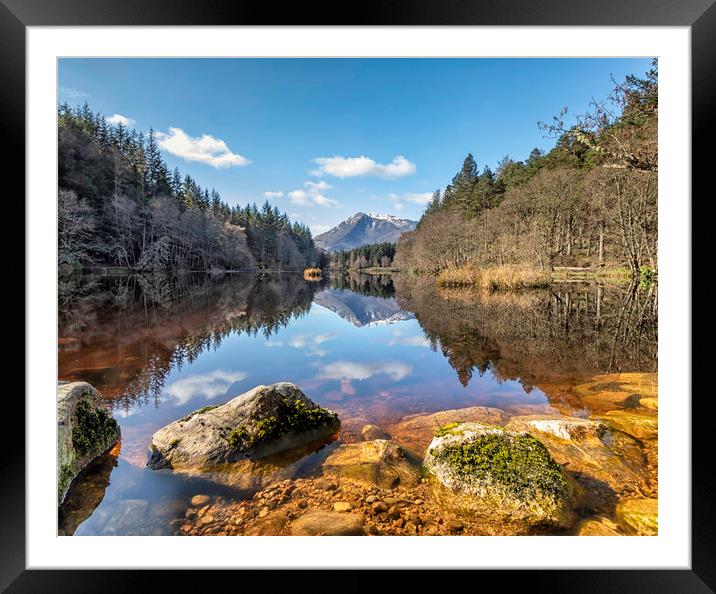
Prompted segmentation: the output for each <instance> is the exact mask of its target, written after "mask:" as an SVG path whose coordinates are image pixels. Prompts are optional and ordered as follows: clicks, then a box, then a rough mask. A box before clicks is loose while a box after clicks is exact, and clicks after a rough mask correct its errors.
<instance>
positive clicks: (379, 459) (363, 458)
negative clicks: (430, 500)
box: [323, 439, 421, 489]
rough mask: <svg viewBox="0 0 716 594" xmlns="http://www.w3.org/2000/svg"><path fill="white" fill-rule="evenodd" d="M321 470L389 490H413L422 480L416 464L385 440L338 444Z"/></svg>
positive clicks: (403, 452) (408, 455)
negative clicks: (400, 487)
mask: <svg viewBox="0 0 716 594" xmlns="http://www.w3.org/2000/svg"><path fill="white" fill-rule="evenodd" d="M323 471H324V472H328V473H332V474H335V475H338V476H341V477H346V478H350V479H353V480H356V481H358V482H360V483H363V484H366V485H373V486H376V487H383V488H388V489H391V488H394V487H396V486H398V485H401V486H405V487H412V486H415V485H417V484H418V483H419V482H420V478H421V471H420V465H419V463H418V461H417V460H415V459H413V457H412V456H411V455H410V454H409V453H408V452H406V451H405V450H404V449H403V448H401V447H400V446H399V445H397V444H396V443H393V442H392V441H388V440H385V439H376V440H374V441H364V442H360V443H349V444H343V445H341V446H340V447H338V448H336V450H335V451H334V452H332V453H331V454H330V455H329V456H328V457H327V458H326V460H325V461H324V462H323Z"/></svg>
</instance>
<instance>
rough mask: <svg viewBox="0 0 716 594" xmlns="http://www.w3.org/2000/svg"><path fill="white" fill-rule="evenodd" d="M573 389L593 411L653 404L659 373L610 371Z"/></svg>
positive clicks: (649, 406)
mask: <svg viewBox="0 0 716 594" xmlns="http://www.w3.org/2000/svg"><path fill="white" fill-rule="evenodd" d="M573 392H574V393H575V394H576V395H577V396H578V397H579V398H580V401H581V403H582V405H583V406H585V407H587V408H588V409H590V410H591V411H594V412H606V411H608V410H613V409H615V408H623V409H638V408H639V407H646V408H654V403H655V402H654V401H656V399H657V398H658V378H657V374H656V373H609V374H604V375H597V376H594V377H593V378H592V381H591V382H588V383H585V384H579V385H577V386H575V387H574V388H573Z"/></svg>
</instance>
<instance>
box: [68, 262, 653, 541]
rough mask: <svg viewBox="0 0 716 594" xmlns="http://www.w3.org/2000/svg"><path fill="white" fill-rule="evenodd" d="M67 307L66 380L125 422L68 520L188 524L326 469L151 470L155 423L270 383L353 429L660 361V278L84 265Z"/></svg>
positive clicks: (136, 529) (125, 527) (523, 398)
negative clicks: (192, 507)
mask: <svg viewBox="0 0 716 594" xmlns="http://www.w3.org/2000/svg"><path fill="white" fill-rule="evenodd" d="M59 308H60V312H59V313H60V329H59V337H60V339H59V365H60V379H66V380H84V381H89V382H90V383H92V384H93V385H95V386H96V387H97V388H98V389H99V390H100V392H102V394H103V395H104V396H105V397H106V398H109V399H111V401H112V403H113V406H114V409H115V415H116V416H117V417H118V419H119V421H120V424H121V427H122V436H123V438H122V450H121V454H119V457H116V456H115V458H114V460H113V461H112V462H111V463H110V460H109V459H106V460H104V461H102V462H98V464H97V468H95V469H94V470H93V471H92V472H87V473H85V475H84V476H83V477H82V478H81V479H80V480H78V481H77V484H76V485H75V486H74V487H73V489H72V490H71V492H70V497H69V499H68V504H67V505H66V506H65V508H64V509H63V511H62V512H61V519H62V523H61V529H62V530H64V531H65V532H66V533H68V534H71V533H73V532H75V529H76V532H75V533H77V534H128V533H132V534H135V533H136V534H170V533H176V530H177V523H178V522H180V520H181V517H182V513H183V510H184V509H186V506H187V505H188V501H189V500H190V498H191V497H192V496H193V495H196V494H197V493H211V494H215V495H216V494H219V495H221V496H223V497H227V498H241V497H246V496H248V495H250V494H251V492H252V491H253V490H255V489H256V488H260V487H261V486H262V485H264V484H267V483H268V482H271V481H273V480H275V479H276V478H277V477H281V478H286V477H289V476H297V475H304V474H306V473H310V472H311V471H312V468H313V467H314V466H315V465H314V464H313V463H312V462H311V461H312V460H314V461H315V456H314V455H308V456H307V457H305V458H301V459H300V460H288V459H286V460H275V461H272V462H271V463H267V464H264V465H262V466H261V468H260V469H258V467H257V469H253V470H252V471H248V470H247V471H246V472H234V471H236V470H237V469H228V470H227V472H221V473H217V474H216V476H213V477H212V476H208V475H204V476H180V475H178V474H175V473H171V472H157V471H149V470H146V469H145V467H144V465H145V463H146V459H147V447H148V445H149V443H150V440H151V436H152V434H153V433H154V432H155V431H156V430H158V429H159V428H161V427H162V426H164V425H166V424H168V423H170V422H172V421H174V420H176V419H178V418H181V417H182V416H185V415H186V414H188V413H189V412H191V411H193V410H195V409H197V408H200V407H202V406H205V405H206V404H219V403H222V402H225V401H227V400H229V399H230V398H232V397H233V396H235V395H237V394H240V393H242V392H244V391H246V390H248V389H250V388H251V387H253V386H256V385H259V384H270V383H274V382H277V381H291V382H294V383H296V384H298V385H299V387H300V388H301V389H302V390H303V391H304V392H306V394H308V395H309V396H310V397H311V398H312V399H313V400H315V401H316V402H318V403H320V404H322V405H324V406H327V407H329V408H332V409H334V410H336V411H337V412H338V413H339V415H340V417H341V419H342V422H343V425H342V429H341V434H340V439H341V440H343V441H351V440H356V439H359V438H360V437H359V436H360V430H361V428H362V427H363V425H365V424H368V423H372V424H376V425H379V426H390V425H391V424H394V423H397V422H399V421H400V420H401V419H404V418H405V417H406V416H409V415H415V414H421V413H433V412H437V411H442V410H449V409H458V408H465V407H474V406H491V407H497V408H500V409H503V410H506V411H509V412H516V413H517V412H526V411H530V412H539V411H548V410H553V409H555V408H556V409H559V410H560V411H562V412H566V413H568V414H586V413H587V412H588V411H585V410H583V408H584V404H583V402H582V401H581V400H580V399H579V398H578V397H576V396H575V394H574V392H573V391H572V387H573V386H574V384H575V383H578V382H579V381H580V380H581V379H582V378H584V377H587V376H591V375H594V374H596V373H609V372H615V371H655V370H656V365H657V364H656V353H657V350H656V349H657V318H656V314H657V294H656V289H655V287H653V286H652V287H641V288H640V287H630V288H617V287H603V286H598V285H588V284H580V285H567V284H564V285H556V286H554V287H552V288H551V289H549V290H544V291H535V292H528V293H521V294H475V293H473V292H471V291H448V292H445V291H438V290H436V288H435V285H434V283H433V282H432V281H431V279H423V278H414V277H413V278H411V277H404V276H400V275H398V276H395V277H394V278H393V279H391V277H388V276H385V275H383V276H371V275H353V274H350V275H338V276H333V277H331V278H329V279H326V280H323V281H321V282H318V283H314V282H311V283H309V282H306V281H305V280H304V279H303V278H302V276H301V275H299V274H282V275H264V276H256V277H246V276H234V275H226V276H223V277H219V278H211V277H208V276H206V275H186V276H180V277H173V278H171V277H149V278H144V277H131V278H122V279H101V278H85V279H83V280H82V282H73V283H72V284H68V285H64V286H61V290H60V303H59ZM306 453H307V454H310V453H311V452H306ZM315 455H319V454H318V453H317V454H315ZM239 470H241V469H239ZM254 470H256V471H255V472H254ZM110 473H111V480H109V478H110ZM182 506H183V507H182ZM95 508H96V511H94V513H93V510H95ZM118 518H119V519H118ZM121 518H124V519H123V520H121ZM120 520H121V521H120Z"/></svg>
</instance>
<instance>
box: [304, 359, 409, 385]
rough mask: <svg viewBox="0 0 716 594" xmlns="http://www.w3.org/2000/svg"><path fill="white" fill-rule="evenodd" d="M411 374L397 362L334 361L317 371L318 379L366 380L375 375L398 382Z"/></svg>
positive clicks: (405, 366)
mask: <svg viewBox="0 0 716 594" xmlns="http://www.w3.org/2000/svg"><path fill="white" fill-rule="evenodd" d="M412 372H413V368H412V367H411V366H410V365H406V364H405V363H401V362H399V361H384V362H381V363H357V362H354V361H336V362H335V363H329V364H328V365H324V366H323V367H321V368H320V369H319V371H318V375H317V376H316V377H317V378H318V379H337V380H366V379H369V378H371V377H373V376H374V375H377V374H385V375H387V376H388V377H390V378H391V379H392V380H393V381H396V382H399V381H400V380H402V379H404V378H406V377H407V376H408V375H410V374H411V373H412Z"/></svg>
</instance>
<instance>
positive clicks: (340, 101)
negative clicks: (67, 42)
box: [59, 58, 649, 233]
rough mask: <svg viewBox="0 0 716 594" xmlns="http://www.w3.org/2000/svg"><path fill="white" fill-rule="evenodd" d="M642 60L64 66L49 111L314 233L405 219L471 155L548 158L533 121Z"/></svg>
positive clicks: (92, 62) (604, 87)
mask: <svg viewBox="0 0 716 594" xmlns="http://www.w3.org/2000/svg"><path fill="white" fill-rule="evenodd" d="M648 68H649V60H648V59H631V58H621V59H602V58H598V59H596V58H592V59H581V58H580V59H577V58H564V59H233V58H232V59H174V58H171V59H145V58H141V59H105V58H101V59H100V58H81V59H80V58H64V59H61V60H60V63H59V100H60V101H61V102H64V101H67V102H69V103H70V104H73V105H75V104H81V103H84V102H85V101H87V102H88V103H89V104H90V106H91V107H92V108H93V109H95V110H98V111H100V112H102V113H103V114H105V115H106V116H107V117H110V118H112V117H113V116H114V119H115V120H116V121H119V120H121V119H122V118H125V119H126V120H128V121H130V123H132V124H133V125H135V126H136V127H137V128H139V129H141V130H145V131H146V130H148V129H149V128H150V127H153V128H154V129H155V130H157V131H158V132H159V133H160V138H161V140H162V147H163V154H164V158H165V160H166V161H167V163H168V164H169V166H170V168H172V169H173V168H174V167H175V166H178V167H179V169H180V170H181V171H182V172H183V173H189V174H190V175H191V176H192V177H194V179H196V181H197V182H198V183H199V184H201V185H202V186H205V187H209V188H211V187H215V188H216V189H217V190H218V191H219V192H220V193H221V195H222V197H223V199H224V200H226V201H227V202H228V203H229V204H246V203H248V202H257V203H261V202H263V201H264V200H265V199H266V197H269V201H270V202H271V203H272V204H275V205H277V206H278V207H279V208H280V209H281V210H283V211H285V212H288V213H289V214H290V215H291V217H292V218H293V219H295V220H300V221H303V222H305V223H306V224H308V225H309V226H310V227H311V229H312V230H313V231H314V233H320V232H322V231H325V230H326V229H328V228H330V227H332V226H334V225H336V224H337V223H339V222H340V221H342V220H344V219H345V218H347V217H348V216H350V215H351V214H353V213H355V212H357V211H359V210H361V211H364V212H380V213H388V214H395V215H398V216H402V217H405V218H412V219H417V218H418V217H419V216H420V213H421V212H422V210H423V208H424V201H425V199H426V197H427V196H428V195H429V194H430V193H431V192H432V191H433V190H435V189H436V188H444V186H445V185H446V184H448V183H449V182H450V180H451V179H452V177H453V175H454V174H455V172H456V171H457V170H458V169H459V167H460V165H461V164H462V160H463V159H464V157H465V155H466V154H467V153H468V152H472V154H473V155H474V156H475V158H476V160H477V162H478V165H479V167H480V168H482V167H483V166H484V165H489V166H490V167H492V168H493V169H494V168H495V166H496V164H497V162H498V161H499V160H500V159H501V158H502V157H503V156H504V155H506V154H509V155H510V156H511V157H513V158H515V159H524V158H526V157H527V155H528V154H529V152H530V150H531V149H532V148H534V147H539V148H542V149H549V148H550V147H551V146H552V144H553V141H552V140H550V139H548V138H544V137H543V133H542V132H541V131H540V130H539V129H538V127H537V122H538V121H549V120H551V117H552V116H553V115H555V114H556V113H558V112H559V110H560V109H561V108H562V107H565V106H567V107H568V108H569V111H570V113H579V112H581V111H584V110H585V109H586V108H587V106H588V104H589V102H590V100H591V99H592V98H597V99H599V98H604V97H606V96H607V95H608V94H609V91H610V90H611V87H612V84H611V81H610V75H613V76H614V77H615V78H616V79H617V80H619V79H623V78H624V76H625V75H627V74H639V75H641V74H643V73H644V72H646V71H647V70H648Z"/></svg>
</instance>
